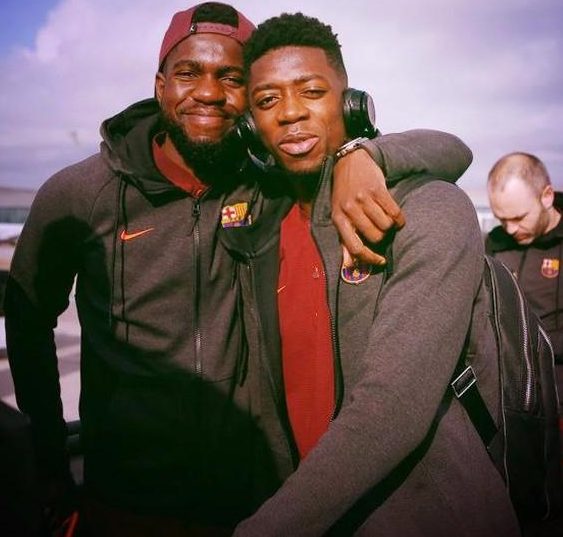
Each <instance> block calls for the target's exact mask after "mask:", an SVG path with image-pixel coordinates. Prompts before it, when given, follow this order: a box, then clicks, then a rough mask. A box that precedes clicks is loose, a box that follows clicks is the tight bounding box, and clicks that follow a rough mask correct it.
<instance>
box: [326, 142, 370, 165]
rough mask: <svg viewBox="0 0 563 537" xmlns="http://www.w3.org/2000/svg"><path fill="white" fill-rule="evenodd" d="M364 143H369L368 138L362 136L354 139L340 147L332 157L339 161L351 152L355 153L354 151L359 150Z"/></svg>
mask: <svg viewBox="0 0 563 537" xmlns="http://www.w3.org/2000/svg"><path fill="white" fill-rule="evenodd" d="M366 142H369V138H366V137H365V136H362V137H360V138H354V139H353V140H350V141H349V142H346V143H345V144H344V145H343V146H340V149H338V151H337V152H336V154H335V155H334V158H335V160H339V159H341V158H342V157H343V156H344V155H347V154H348V153H351V152H352V151H356V149H361V148H362V145H363V144H365V143H366Z"/></svg>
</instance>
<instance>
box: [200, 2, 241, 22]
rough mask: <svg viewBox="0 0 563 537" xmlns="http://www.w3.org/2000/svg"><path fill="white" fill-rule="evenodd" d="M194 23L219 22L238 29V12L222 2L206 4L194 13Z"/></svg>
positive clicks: (201, 5)
mask: <svg viewBox="0 0 563 537" xmlns="http://www.w3.org/2000/svg"><path fill="white" fill-rule="evenodd" d="M192 22H218V23H219V24H228V25H229V26H233V27H234V28H238V22H239V21H238V14H237V10H236V9H235V8H234V7H233V6H230V5H228V4H223V3H222V2H205V3H203V4H200V5H199V6H198V7H197V9H196V10H195V11H194V14H193V17H192Z"/></svg>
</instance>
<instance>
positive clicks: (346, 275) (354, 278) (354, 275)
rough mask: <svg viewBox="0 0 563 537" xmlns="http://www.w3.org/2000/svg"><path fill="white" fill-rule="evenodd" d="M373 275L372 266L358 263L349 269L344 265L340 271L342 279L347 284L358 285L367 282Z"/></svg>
mask: <svg viewBox="0 0 563 537" xmlns="http://www.w3.org/2000/svg"><path fill="white" fill-rule="evenodd" d="M370 275H371V265H366V264H365V263H356V264H354V265H351V266H349V267H345V266H344V265H343V266H342V268H341V269H340V277H341V278H342V279H343V280H344V281H345V282H346V283H351V284H354V285H358V284H360V283H362V282H365V281H366V280H367V279H368V278H369V277H370Z"/></svg>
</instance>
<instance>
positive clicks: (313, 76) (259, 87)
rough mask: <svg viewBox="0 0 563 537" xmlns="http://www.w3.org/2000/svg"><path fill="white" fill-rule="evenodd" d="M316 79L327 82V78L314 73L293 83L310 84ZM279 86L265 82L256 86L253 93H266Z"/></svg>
mask: <svg viewBox="0 0 563 537" xmlns="http://www.w3.org/2000/svg"><path fill="white" fill-rule="evenodd" d="M315 79H320V80H323V81H326V78H325V77H324V76H323V75H319V74H316V73H313V74H311V75H304V76H301V77H299V78H296V79H295V80H292V82H293V83H297V84H304V83H306V82H310V81H311V80H315ZM278 87H279V84H277V83H275V82H264V83H263V84H258V85H257V86H255V87H254V88H253V89H252V93H253V94H254V93H256V92H258V91H265V90H269V89H275V88H278Z"/></svg>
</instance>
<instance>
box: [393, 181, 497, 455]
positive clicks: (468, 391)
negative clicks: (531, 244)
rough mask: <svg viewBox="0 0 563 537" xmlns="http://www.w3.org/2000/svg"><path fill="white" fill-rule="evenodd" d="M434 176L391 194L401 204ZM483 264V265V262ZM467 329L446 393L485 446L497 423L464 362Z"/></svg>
mask: <svg viewBox="0 0 563 537" xmlns="http://www.w3.org/2000/svg"><path fill="white" fill-rule="evenodd" d="M439 180H440V179H439V178H438V177H432V176H430V175H427V174H419V175H416V176H413V177H412V178H409V179H406V180H403V181H401V182H399V183H396V185H394V186H393V187H392V189H391V193H392V194H393V197H394V198H395V201H396V202H397V203H398V204H399V205H400V206H402V204H403V202H404V200H405V197H406V196H407V194H408V193H409V192H411V191H413V190H414V189H416V188H418V187H419V186H421V185H423V184H426V183H429V182H431V181H439ZM392 246H393V242H392V241H391V242H390V243H389V245H388V246H387V248H386V250H385V258H386V259H387V264H386V268H385V279H384V282H386V281H387V280H388V279H389V277H390V276H391V274H392V273H393V251H392ZM485 265H486V264H485ZM484 271H485V275H486V276H485V277H487V276H488V277H489V278H490V277H491V274H490V271H489V270H488V266H487V265H486V266H485V269H484ZM470 332H471V329H470V330H469V332H468V334H467V338H466V341H465V344H464V347H463V352H462V353H461V356H460V357H459V360H458V362H457V364H456V367H455V370H454V373H453V375H452V378H451V379H450V387H451V390H449V389H448V390H447V392H450V395H451V394H453V396H454V397H455V398H456V399H458V401H459V402H460V403H461V404H462V406H463V407H464V408H465V411H466V412H467V415H468V416H469V418H470V419H471V422H472V423H473V426H474V427H475V429H476V430H477V432H478V433H479V436H480V437H481V440H482V441H483V443H484V444H485V446H487V447H488V446H489V444H490V443H491V441H492V439H493V438H494V436H495V434H496V433H497V430H498V428H497V426H496V424H495V421H494V420H493V417H492V416H491V413H490V412H489V409H488V408H487V405H486V404H485V401H484V400H483V397H482V396H481V394H480V393H479V388H478V386H477V377H476V376H475V371H474V370H473V367H472V366H471V364H468V363H467V351H468V349H469V334H470ZM447 392H446V396H444V397H443V398H442V401H441V403H440V405H439V407H438V411H437V412H436V416H435V418H434V421H436V420H438V421H439V420H440V419H441V418H442V416H443V415H444V414H445V413H446V411H447V409H448V407H449V404H450V401H451V397H447Z"/></svg>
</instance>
